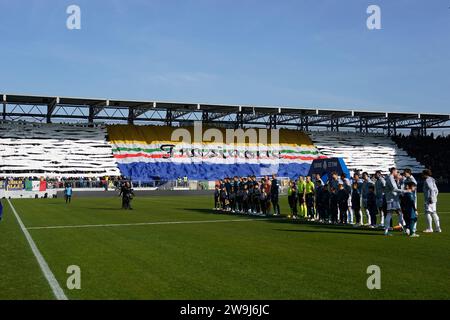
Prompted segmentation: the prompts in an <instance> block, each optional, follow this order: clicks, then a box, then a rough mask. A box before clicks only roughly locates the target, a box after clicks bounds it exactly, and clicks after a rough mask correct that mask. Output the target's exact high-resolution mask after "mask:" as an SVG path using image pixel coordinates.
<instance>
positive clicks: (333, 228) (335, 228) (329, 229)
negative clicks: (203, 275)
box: [178, 208, 383, 236]
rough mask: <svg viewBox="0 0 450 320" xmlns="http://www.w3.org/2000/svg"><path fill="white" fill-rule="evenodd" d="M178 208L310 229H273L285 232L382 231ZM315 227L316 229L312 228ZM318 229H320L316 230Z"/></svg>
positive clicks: (360, 233)
mask: <svg viewBox="0 0 450 320" xmlns="http://www.w3.org/2000/svg"><path fill="white" fill-rule="evenodd" d="M178 209H180V210H185V211H190V212H196V213H202V214H207V215H209V216H228V217H241V218H242V219H252V220H255V219H258V218H259V219H264V221H265V222H268V223H281V224H286V225H292V226H295V225H302V226H308V227H311V228H312V229H306V230H305V229H275V230H277V231H285V232H303V233H341V234H354V235H365V236H382V235H383V233H382V232H381V231H382V230H380V229H369V228H361V227H358V228H355V227H354V226H352V225H333V224H322V223H317V222H313V221H306V220H291V219H287V218H286V216H281V217H274V216H265V217H258V216H249V215H240V214H228V213H216V212H214V211H213V210H211V209H205V208H178ZM314 228H315V229H317V230H314ZM318 229H320V230H318Z"/></svg>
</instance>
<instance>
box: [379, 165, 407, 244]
mask: <svg viewBox="0 0 450 320" xmlns="http://www.w3.org/2000/svg"><path fill="white" fill-rule="evenodd" d="M389 172H390V173H391V174H390V175H389V176H388V177H387V179H386V187H385V190H384V191H385V196H386V202H387V214H386V217H385V219H384V235H386V236H390V235H391V234H390V233H389V228H390V225H391V219H392V214H393V213H397V214H398V215H399V224H400V226H403V217H402V216H401V210H400V195H401V194H402V193H404V192H405V191H404V190H401V189H400V188H399V187H398V185H397V182H396V179H397V178H398V170H397V169H396V168H391V169H390V170H389Z"/></svg>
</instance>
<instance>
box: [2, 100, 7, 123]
mask: <svg viewBox="0 0 450 320" xmlns="http://www.w3.org/2000/svg"><path fill="white" fill-rule="evenodd" d="M2 118H3V120H6V94H4V95H3V113H2Z"/></svg>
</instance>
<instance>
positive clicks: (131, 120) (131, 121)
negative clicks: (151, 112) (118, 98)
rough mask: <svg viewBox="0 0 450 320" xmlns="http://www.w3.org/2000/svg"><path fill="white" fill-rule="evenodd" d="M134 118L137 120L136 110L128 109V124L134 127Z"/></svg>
mask: <svg viewBox="0 0 450 320" xmlns="http://www.w3.org/2000/svg"><path fill="white" fill-rule="evenodd" d="M134 118H135V113H134V108H133V107H128V124H130V125H133V124H134Z"/></svg>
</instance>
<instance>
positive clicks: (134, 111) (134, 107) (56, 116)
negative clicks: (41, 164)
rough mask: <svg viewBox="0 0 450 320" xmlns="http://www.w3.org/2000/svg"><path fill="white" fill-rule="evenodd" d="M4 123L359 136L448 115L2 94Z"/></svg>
mask: <svg viewBox="0 0 450 320" xmlns="http://www.w3.org/2000/svg"><path fill="white" fill-rule="evenodd" d="M0 98H1V99H2V102H1V103H2V104H3V110H2V116H1V117H2V118H1V119H2V120H3V121H33V122H47V123H52V122H59V123H60V122H77V123H86V124H95V123H128V124H145V123H147V124H166V125H177V124H178V125H185V124H190V123H192V122H193V121H202V122H203V123H204V124H209V125H217V126H226V127H234V128H240V127H241V128H243V127H268V128H281V127H287V128H292V127H294V128H297V129H300V130H305V131H309V130H311V129H312V128H319V129H320V128H322V129H324V130H325V129H326V130H330V131H339V130H341V129H344V128H345V129H347V130H354V131H359V132H363V133H369V132H379V131H383V132H384V133H386V134H388V135H395V134H396V133H397V130H401V129H415V130H417V131H418V133H419V134H426V133H427V130H428V129H443V128H450V125H449V123H450V114H434V113H400V112H375V111H360V110H333V109H322V108H303V107H299V108H293V107H269V106H267V107H266V106H248V105H218V104H207V103H179V102H163V101H127V100H114V99H94V98H73V97H57V96H32V95H16V94H2V95H0Z"/></svg>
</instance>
